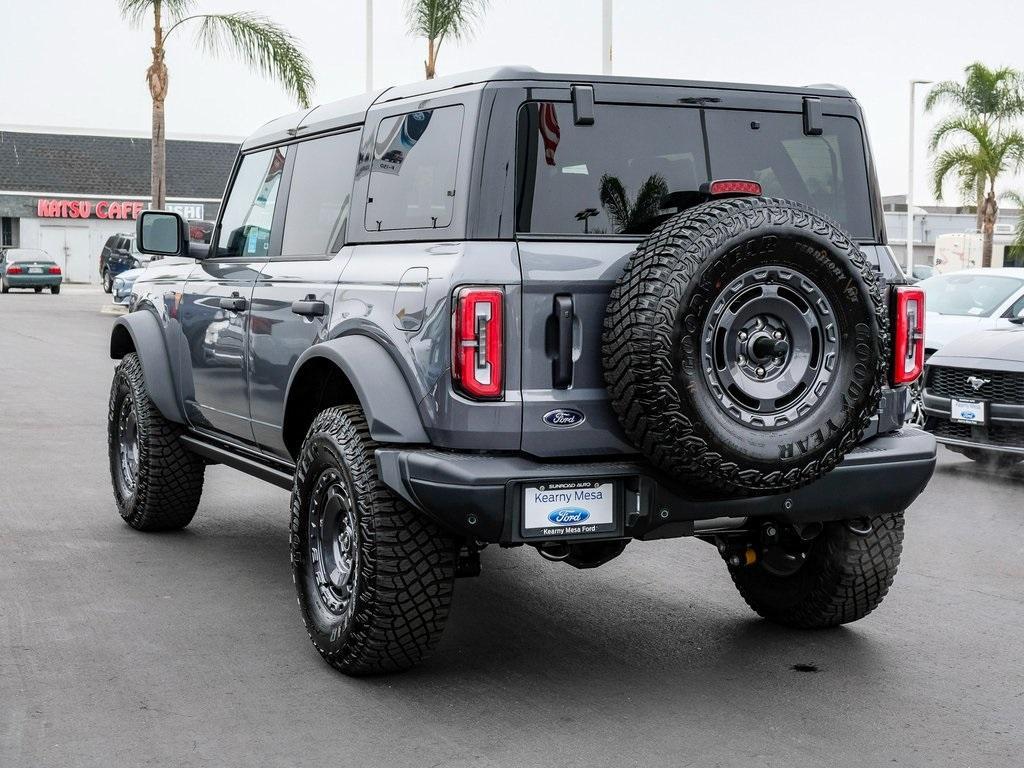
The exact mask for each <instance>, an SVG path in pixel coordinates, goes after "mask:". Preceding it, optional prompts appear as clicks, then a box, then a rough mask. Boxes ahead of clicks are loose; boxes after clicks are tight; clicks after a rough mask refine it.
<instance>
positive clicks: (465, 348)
mask: <svg viewBox="0 0 1024 768" xmlns="http://www.w3.org/2000/svg"><path fill="white" fill-rule="evenodd" d="M503 314H504V293H503V292H502V291H501V290H498V289H495V288H462V289H460V290H459V291H458V292H457V293H456V295H455V315H454V318H453V322H452V381H453V383H454V384H455V388H456V389H458V390H459V391H460V392H462V393H463V394H465V395H467V396H468V397H471V398H473V399H475V400H500V399H501V397H502V395H504V393H505V382H504V349H503V346H504V329H503V327H502V321H503Z"/></svg>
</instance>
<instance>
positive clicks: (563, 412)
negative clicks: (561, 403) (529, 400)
mask: <svg viewBox="0 0 1024 768" xmlns="http://www.w3.org/2000/svg"><path fill="white" fill-rule="evenodd" d="M586 420H587V417H586V416H585V415H584V414H583V412H582V411H577V410H576V409H575V408H556V409H555V410H553V411H548V412H547V413H545V414H544V423H545V424H547V425H548V426H549V427H578V426H579V425H580V424H582V423H583V422H584V421H586Z"/></svg>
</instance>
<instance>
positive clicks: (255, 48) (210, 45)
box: [167, 13, 315, 107]
mask: <svg viewBox="0 0 1024 768" xmlns="http://www.w3.org/2000/svg"><path fill="white" fill-rule="evenodd" d="M190 21H198V22H199V23H200V26H199V31H198V32H197V33H196V42H197V43H198V44H199V46H200V47H202V48H203V49H205V50H206V51H207V52H208V53H210V54H211V55H214V56H216V55H219V54H220V53H221V52H222V51H224V50H225V49H227V50H228V51H229V52H230V53H231V54H233V55H234V56H236V57H238V58H239V59H241V60H242V61H243V62H244V63H245V64H247V65H248V66H250V67H252V68H253V69H255V70H256V71H257V72H259V73H260V74H262V75H265V76H267V77H270V78H272V79H274V80H277V81H278V82H279V83H280V84H281V85H283V86H284V88H285V91H287V92H288V94H289V95H291V96H293V97H294V98H295V99H296V101H297V102H298V103H299V106H301V107H308V106H309V104H310V97H311V92H312V89H313V84H314V82H315V81H314V79H313V71H312V65H311V64H310V62H309V59H308V58H306V55H305V54H304V53H303V52H302V49H301V48H300V47H299V43H298V41H297V40H296V39H295V38H294V37H293V36H292V35H291V33H290V32H288V31H287V30H286V29H284V27H281V26H279V25H278V24H275V23H274V22H273V21H271V20H270V19H268V18H267V17H265V16H261V15H259V14H255V13H224V14H199V15H196V16H188V17H185V18H183V19H180V20H179V21H178V22H177V23H176V24H174V25H173V26H172V27H171V28H170V29H168V30H167V35H170V34H171V32H173V31H174V29H175V28H176V27H178V26H179V25H181V24H185V23H187V22H190Z"/></svg>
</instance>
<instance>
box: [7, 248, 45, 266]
mask: <svg viewBox="0 0 1024 768" xmlns="http://www.w3.org/2000/svg"><path fill="white" fill-rule="evenodd" d="M49 260H50V257H49V255H48V254H47V253H46V251H31V250H27V249H18V250H11V251H7V263H8V264H14V263H16V262H19V261H49Z"/></svg>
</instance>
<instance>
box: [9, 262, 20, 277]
mask: <svg viewBox="0 0 1024 768" xmlns="http://www.w3.org/2000/svg"><path fill="white" fill-rule="evenodd" d="M21 273H22V269H21V267H19V266H18V265H17V264H12V265H11V266H9V267H8V268H7V274H8V275H20V274H21Z"/></svg>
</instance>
